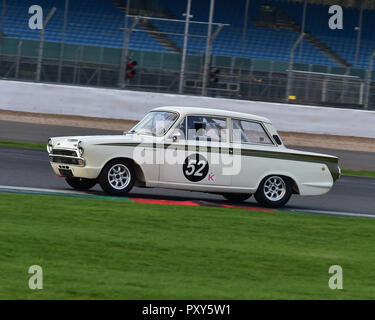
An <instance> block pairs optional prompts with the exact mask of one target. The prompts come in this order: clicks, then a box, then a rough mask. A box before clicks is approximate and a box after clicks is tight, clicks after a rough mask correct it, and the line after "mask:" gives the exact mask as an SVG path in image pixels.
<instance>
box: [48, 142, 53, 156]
mask: <svg viewBox="0 0 375 320" xmlns="http://www.w3.org/2000/svg"><path fill="white" fill-rule="evenodd" d="M52 149H53V145H52V140H51V139H48V143H47V151H48V153H51V152H52Z"/></svg>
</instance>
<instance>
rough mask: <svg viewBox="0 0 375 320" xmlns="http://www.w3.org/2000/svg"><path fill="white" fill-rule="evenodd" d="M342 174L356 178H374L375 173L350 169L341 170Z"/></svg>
mask: <svg viewBox="0 0 375 320" xmlns="http://www.w3.org/2000/svg"><path fill="white" fill-rule="evenodd" d="M342 174H344V175H348V176H358V177H370V178H374V177H375V171H366V170H350V169H343V170H342Z"/></svg>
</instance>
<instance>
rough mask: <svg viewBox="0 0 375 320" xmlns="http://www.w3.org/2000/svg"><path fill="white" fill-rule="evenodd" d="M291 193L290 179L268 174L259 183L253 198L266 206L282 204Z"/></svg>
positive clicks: (273, 206) (278, 206)
mask: <svg viewBox="0 0 375 320" xmlns="http://www.w3.org/2000/svg"><path fill="white" fill-rule="evenodd" d="M292 193H293V187H292V181H291V180H290V179H289V178H286V177H281V176H269V177H266V178H264V179H263V180H262V182H261V183H260V184H259V187H258V190H257V192H256V193H255V194H254V197H255V199H256V200H257V201H258V202H259V203H260V204H261V205H263V206H265V207H268V208H280V207H282V206H284V205H285V204H286V203H287V202H288V201H289V199H290V197H291V195H292Z"/></svg>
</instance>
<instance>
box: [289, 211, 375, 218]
mask: <svg viewBox="0 0 375 320" xmlns="http://www.w3.org/2000/svg"><path fill="white" fill-rule="evenodd" d="M288 211H292V212H305V213H317V214H325V215H330V216H341V217H354V218H372V219H375V214H367V213H355V212H341V211H325V210H310V209H288Z"/></svg>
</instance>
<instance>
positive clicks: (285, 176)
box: [256, 172, 300, 194]
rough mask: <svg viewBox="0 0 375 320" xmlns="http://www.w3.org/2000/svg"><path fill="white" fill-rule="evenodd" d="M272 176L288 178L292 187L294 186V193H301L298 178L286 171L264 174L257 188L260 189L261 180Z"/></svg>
mask: <svg viewBox="0 0 375 320" xmlns="http://www.w3.org/2000/svg"><path fill="white" fill-rule="evenodd" d="M271 176H279V177H282V178H284V179H288V180H289V181H290V182H291V183H292V188H293V194H300V188H299V186H298V183H297V179H296V178H295V177H293V175H291V174H289V173H286V172H268V173H267V174H265V175H263V176H262V177H261V179H260V180H259V181H258V183H257V186H256V190H258V188H259V186H260V184H261V182H262V181H263V180H264V179H266V178H268V177H271Z"/></svg>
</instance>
